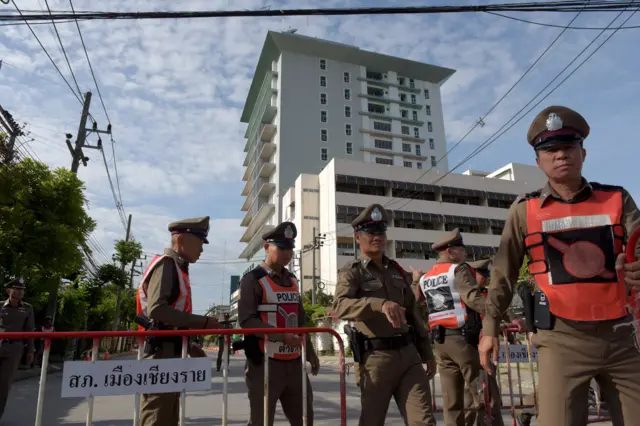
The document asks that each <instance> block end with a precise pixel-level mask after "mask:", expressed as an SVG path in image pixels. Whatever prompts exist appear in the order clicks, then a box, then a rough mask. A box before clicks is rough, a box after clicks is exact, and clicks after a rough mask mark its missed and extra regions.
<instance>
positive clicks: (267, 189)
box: [258, 182, 276, 197]
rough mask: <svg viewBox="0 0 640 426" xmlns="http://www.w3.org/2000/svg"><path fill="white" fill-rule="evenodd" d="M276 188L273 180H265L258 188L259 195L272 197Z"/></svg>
mask: <svg viewBox="0 0 640 426" xmlns="http://www.w3.org/2000/svg"><path fill="white" fill-rule="evenodd" d="M275 190H276V184H275V183H273V182H264V183H263V184H262V185H260V189H259V190H258V197H270V196H271V194H273V191H275Z"/></svg>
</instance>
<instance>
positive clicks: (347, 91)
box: [320, 89, 351, 105]
mask: <svg viewBox="0 0 640 426" xmlns="http://www.w3.org/2000/svg"><path fill="white" fill-rule="evenodd" d="M344 100H345V101H350V100H351V89H344ZM320 105H327V94H326V93H324V92H323V93H320Z"/></svg>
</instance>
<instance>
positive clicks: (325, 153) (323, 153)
mask: <svg viewBox="0 0 640 426" xmlns="http://www.w3.org/2000/svg"><path fill="white" fill-rule="evenodd" d="M320 159H321V160H322V161H327V160H329V148H320Z"/></svg>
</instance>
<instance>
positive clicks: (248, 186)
mask: <svg viewBox="0 0 640 426" xmlns="http://www.w3.org/2000/svg"><path fill="white" fill-rule="evenodd" d="M251 186H252V182H251V180H248V181H247V183H245V184H244V188H242V193H241V194H240V195H242V196H243V197H246V196H247V195H249V193H250V192H251Z"/></svg>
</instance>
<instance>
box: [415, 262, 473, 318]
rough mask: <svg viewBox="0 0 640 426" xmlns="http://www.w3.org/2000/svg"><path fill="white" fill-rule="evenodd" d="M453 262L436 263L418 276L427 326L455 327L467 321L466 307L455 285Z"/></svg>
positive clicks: (454, 265) (455, 266)
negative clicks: (427, 312) (425, 302)
mask: <svg viewBox="0 0 640 426" xmlns="http://www.w3.org/2000/svg"><path fill="white" fill-rule="evenodd" d="M458 266H459V265H457V264H455V263H436V264H435V265H434V266H433V268H431V269H430V270H429V272H427V273H426V274H424V275H423V276H422V277H421V278H420V290H421V291H422V295H423V296H424V298H425V299H426V301H427V308H428V311H429V328H433V327H435V326H439V325H441V326H443V327H445V328H451V329H456V328H460V327H462V326H464V325H465V323H466V321H467V307H466V305H465V304H464V302H463V301H462V299H461V298H460V294H459V293H458V291H457V290H456V286H455V281H456V278H455V272H456V268H457V267H458Z"/></svg>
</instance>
